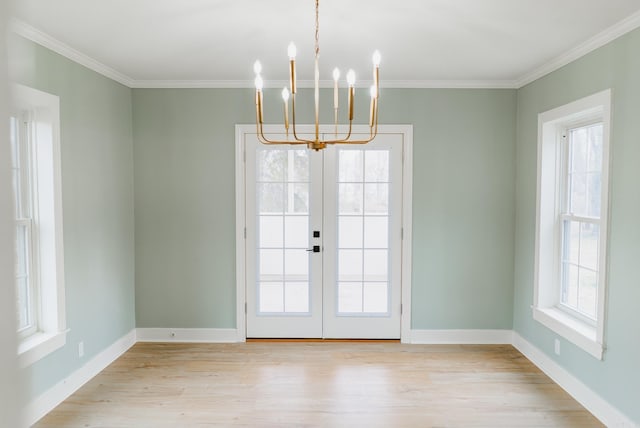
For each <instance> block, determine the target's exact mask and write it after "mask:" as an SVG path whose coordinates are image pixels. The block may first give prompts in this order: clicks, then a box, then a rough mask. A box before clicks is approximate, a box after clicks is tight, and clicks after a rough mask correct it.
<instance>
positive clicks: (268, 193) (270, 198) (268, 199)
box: [257, 183, 284, 214]
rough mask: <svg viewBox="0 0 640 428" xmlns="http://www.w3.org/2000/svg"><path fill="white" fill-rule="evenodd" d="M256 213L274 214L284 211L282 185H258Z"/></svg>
mask: <svg viewBox="0 0 640 428" xmlns="http://www.w3.org/2000/svg"><path fill="white" fill-rule="evenodd" d="M257 191H258V212H259V213H260V214H275V213H282V212H283V211H284V184H282V183H258V185H257Z"/></svg>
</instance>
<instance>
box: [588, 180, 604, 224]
mask: <svg viewBox="0 0 640 428" xmlns="http://www.w3.org/2000/svg"><path fill="white" fill-rule="evenodd" d="M601 189H602V174H600V173H599V172H592V173H589V174H588V175H587V197H586V204H587V215H588V216H589V217H596V218H599V217H600V205H601V198H602V194H601V193H600V192H601Z"/></svg>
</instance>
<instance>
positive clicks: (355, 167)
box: [338, 150, 363, 183]
mask: <svg viewBox="0 0 640 428" xmlns="http://www.w3.org/2000/svg"><path fill="white" fill-rule="evenodd" d="M362 153H363V150H340V153H339V158H338V177H339V178H338V181H339V182H341V183H350V182H351V183H360V182H362V160H363V159H362Z"/></svg>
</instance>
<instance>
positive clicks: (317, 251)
mask: <svg viewBox="0 0 640 428" xmlns="http://www.w3.org/2000/svg"><path fill="white" fill-rule="evenodd" d="M307 251H309V252H314V253H319V252H320V245H314V246H313V248H309V249H308V250H307Z"/></svg>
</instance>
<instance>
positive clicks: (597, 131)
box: [587, 123, 604, 171]
mask: <svg viewBox="0 0 640 428" xmlns="http://www.w3.org/2000/svg"><path fill="white" fill-rule="evenodd" d="M602 132H603V126H602V124H601V123H600V124H597V125H593V126H591V127H590V128H589V164H588V166H587V167H588V169H589V171H602V155H603V146H604V143H603V140H602Z"/></svg>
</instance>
